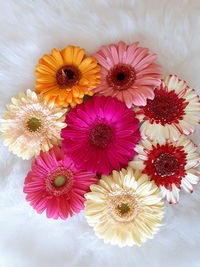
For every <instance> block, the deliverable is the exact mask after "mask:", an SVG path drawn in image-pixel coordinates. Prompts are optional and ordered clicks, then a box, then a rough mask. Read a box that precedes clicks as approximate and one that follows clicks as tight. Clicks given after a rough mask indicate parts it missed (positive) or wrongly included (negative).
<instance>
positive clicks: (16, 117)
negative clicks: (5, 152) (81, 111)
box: [0, 89, 66, 159]
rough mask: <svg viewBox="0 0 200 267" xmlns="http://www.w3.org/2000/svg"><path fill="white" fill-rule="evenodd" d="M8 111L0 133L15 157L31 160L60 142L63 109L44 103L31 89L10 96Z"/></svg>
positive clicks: (2, 121) (64, 111) (0, 121)
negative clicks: (15, 95) (16, 95)
mask: <svg viewBox="0 0 200 267" xmlns="http://www.w3.org/2000/svg"><path fill="white" fill-rule="evenodd" d="M7 109H8V111H6V112H5V115H4V119H1V120H0V123H1V128H0V131H1V132H2V137H3V138H5V140H4V144H5V145H6V146H8V147H9V150H10V151H12V152H13V153H14V154H16V155H18V156H19V157H22V158H23V159H30V158H32V157H33V156H36V155H38V154H39V153H40V150H42V151H48V150H49V149H50V148H51V147H52V146H53V145H54V144H58V143H59V140H60V132H61V129H62V128H64V127H65V126H66V124H65V123H64V118H65V116H64V114H65V113H66V109H61V108H55V106H54V104H48V103H46V102H44V101H43V100H42V99H41V97H40V96H38V95H37V94H36V93H35V92H33V91H31V90H30V89H28V90H27V91H26V92H25V93H20V94H19V96H18V97H16V98H14V97H12V98H11V103H10V104H8V105H7Z"/></svg>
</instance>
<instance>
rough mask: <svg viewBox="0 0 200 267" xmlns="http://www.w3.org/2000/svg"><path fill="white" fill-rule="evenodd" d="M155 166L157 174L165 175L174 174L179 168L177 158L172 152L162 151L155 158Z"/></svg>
mask: <svg viewBox="0 0 200 267" xmlns="http://www.w3.org/2000/svg"><path fill="white" fill-rule="evenodd" d="M154 166H155V169H156V172H157V174H158V175H160V176H163V177H165V176H171V175H174V174H175V173H176V172H177V171H178V169H179V164H178V160H177V158H176V157H175V156H174V155H172V154H170V153H161V154H160V155H159V156H158V157H157V158H156V159H155V161H154Z"/></svg>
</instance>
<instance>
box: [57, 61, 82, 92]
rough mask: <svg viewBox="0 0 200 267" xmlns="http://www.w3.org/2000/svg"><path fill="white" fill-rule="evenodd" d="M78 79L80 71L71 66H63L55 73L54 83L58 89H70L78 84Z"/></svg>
mask: <svg viewBox="0 0 200 267" xmlns="http://www.w3.org/2000/svg"><path fill="white" fill-rule="evenodd" d="M80 78H81V72H80V70H79V69H78V68H77V67H76V66H73V65H65V66H63V67H61V68H60V69H59V70H58V71H57V73H56V81H57V84H58V86H59V87H60V88H71V87H72V86H74V85H75V84H77V83H78V82H79V80H80Z"/></svg>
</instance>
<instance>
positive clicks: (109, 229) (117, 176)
mask: <svg viewBox="0 0 200 267" xmlns="http://www.w3.org/2000/svg"><path fill="white" fill-rule="evenodd" d="M90 189H91V191H92V192H90V193H87V194H86V195H85V197H86V199H87V200H86V202H85V211H86V218H87V221H88V223H89V225H90V226H92V227H93V228H94V231H95V233H96V235H97V236H98V237H99V238H103V239H104V242H105V243H111V244H112V245H119V246H120V247H124V246H132V245H134V244H136V245H141V243H142V242H145V241H146V240H147V238H152V237H153V235H154V234H155V233H156V232H157V230H158V229H159V228H160V226H161V220H162V218H163V214H164V211H163V209H164V206H163V201H162V199H161V198H162V197H161V195H160V190H159V188H158V187H157V186H156V185H155V183H154V182H150V181H149V179H148V177H147V176H146V175H143V174H141V173H140V172H139V171H136V172H133V170H132V169H131V168H130V167H129V168H128V169H127V170H125V169H122V171H121V172H117V171H113V173H112V175H109V176H102V179H101V180H100V181H99V184H98V185H91V187H90Z"/></svg>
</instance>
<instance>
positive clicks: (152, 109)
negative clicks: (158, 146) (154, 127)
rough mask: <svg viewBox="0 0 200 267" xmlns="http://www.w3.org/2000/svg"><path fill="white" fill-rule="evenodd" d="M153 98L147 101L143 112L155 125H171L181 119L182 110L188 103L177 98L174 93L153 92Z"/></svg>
mask: <svg viewBox="0 0 200 267" xmlns="http://www.w3.org/2000/svg"><path fill="white" fill-rule="evenodd" d="M154 92H155V98H154V99H153V100H147V105H146V106H145V107H144V112H145V115H147V117H149V119H150V120H153V121H156V122H157V123H161V124H163V125H164V124H165V123H169V124H170V123H172V122H176V121H178V120H181V119H182V118H183V115H184V114H185V113H184V109H185V107H186V106H187V104H188V102H186V101H185V99H183V98H179V97H178V96H177V94H176V93H175V91H170V92H167V91H166V90H163V89H160V90H157V89H156V90H155V91H154Z"/></svg>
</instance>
